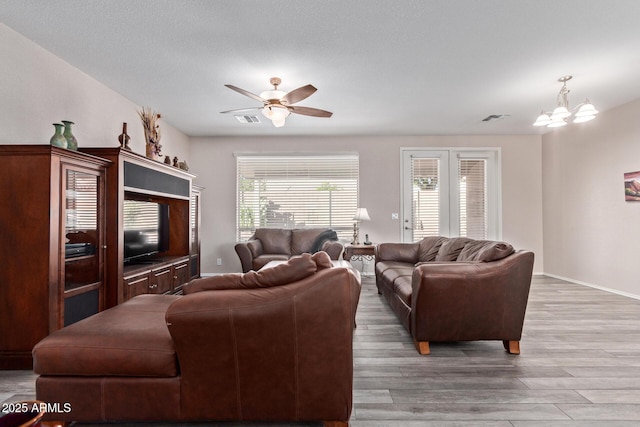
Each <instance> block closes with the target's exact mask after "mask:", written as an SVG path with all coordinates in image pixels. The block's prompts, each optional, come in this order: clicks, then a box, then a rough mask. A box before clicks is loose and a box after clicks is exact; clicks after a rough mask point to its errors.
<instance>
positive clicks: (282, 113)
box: [221, 77, 333, 128]
mask: <svg viewBox="0 0 640 427" xmlns="http://www.w3.org/2000/svg"><path fill="white" fill-rule="evenodd" d="M281 82H282V80H280V78H279V77H272V78H271V80H270V83H271V84H272V85H273V90H267V91H264V92H262V93H261V94H260V96H258V95H256V94H254V93H251V92H249V91H246V90H244V89H240V88H239V87H236V86H233V85H225V86H226V87H228V88H229V89H231V90H235V91H236V92H238V93H241V94H243V95H245V96H248V97H249V98H251V99H255V100H256V101H260V102H262V107H252V108H240V109H237V110H228V111H221V113H222V114H226V113H241V112H246V111H254V110H262V114H263V115H264V116H265V117H267V118H268V119H270V120H271V121H272V122H273V125H274V126H275V127H277V128H279V127H282V126H284V121H285V119H286V118H287V117H288V116H289V114H290V113H295V114H303V115H305V116H313V117H331V116H332V115H333V113H332V112H330V111H325V110H320V109H318V108H311V107H300V106H293V105H292V104H295V103H296V102H300V101H302V100H303V99H306V98H308V97H309V96H311V95H313V93H314V92H315V91H316V90H318V89H316V88H315V87H313V85H306V86H301V87H299V88H297V89H294V90H292V91H291V92H288V93H287V92H283V91H281V90H278V86H279V85H280V83H281Z"/></svg>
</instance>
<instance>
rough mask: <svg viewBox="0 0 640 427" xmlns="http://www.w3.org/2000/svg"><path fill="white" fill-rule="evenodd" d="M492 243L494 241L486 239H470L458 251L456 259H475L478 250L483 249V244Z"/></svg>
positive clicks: (476, 258)
mask: <svg viewBox="0 0 640 427" xmlns="http://www.w3.org/2000/svg"><path fill="white" fill-rule="evenodd" d="M493 243H494V242H490V241H488V240H472V241H470V242H468V243H467V244H466V245H465V246H464V248H463V249H462V251H460V255H458V259H457V261H477V260H478V254H479V253H480V251H481V250H482V249H484V248H485V246H487V245H490V244H493Z"/></svg>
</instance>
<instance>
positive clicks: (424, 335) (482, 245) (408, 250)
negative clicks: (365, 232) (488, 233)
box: [375, 236, 534, 354]
mask: <svg viewBox="0 0 640 427" xmlns="http://www.w3.org/2000/svg"><path fill="white" fill-rule="evenodd" d="M533 261H534V254H533V252H529V251H522V250H521V251H514V249H513V247H512V246H511V245H510V244H508V243H504V242H494V241H485V240H472V239H467V238H464V237H458V238H446V237H436V236H434V237H426V238H424V239H423V240H421V241H420V242H417V243H382V244H379V245H378V246H377V248H376V264H375V273H376V285H377V287H378V293H380V294H382V295H383V296H384V297H385V299H386V300H387V302H388V303H389V306H390V307H391V309H392V310H393V311H394V313H395V314H396V315H397V316H398V318H399V319H400V321H401V322H402V324H403V325H404V326H405V327H406V328H407V330H408V331H409V332H410V333H411V335H412V337H413V340H414V343H415V345H416V349H417V350H418V352H419V353H420V354H429V353H430V348H429V342H440V341H476V340H501V341H502V342H503V344H504V346H505V349H506V350H507V351H508V352H509V353H512V354H519V353H520V338H521V336H522V326H523V323H524V316H525V311H526V307H527V301H528V298H529V287H530V285H531V276H532V272H533Z"/></svg>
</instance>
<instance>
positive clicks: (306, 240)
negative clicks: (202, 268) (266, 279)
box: [235, 228, 344, 273]
mask: <svg viewBox="0 0 640 427" xmlns="http://www.w3.org/2000/svg"><path fill="white" fill-rule="evenodd" d="M337 239H338V237H337V235H336V232H335V231H333V230H331V229H329V228H298V229H283V228H258V229H257V230H256V231H255V233H254V234H253V236H251V238H250V239H249V240H248V241H246V242H240V243H237V244H236V245H235V250H236V253H237V254H238V257H239V258H240V263H241V264H242V271H243V272H244V273H246V272H248V271H250V270H259V269H261V268H262V267H263V266H265V265H266V264H267V263H269V261H283V260H287V259H289V258H291V257H292V256H295V255H300V254H303V253H314V252H318V251H323V252H326V253H327V254H328V255H329V257H330V258H331V259H332V260H339V259H340V256H341V255H342V251H343V249H344V247H343V245H342V243H340V242H338V241H337Z"/></svg>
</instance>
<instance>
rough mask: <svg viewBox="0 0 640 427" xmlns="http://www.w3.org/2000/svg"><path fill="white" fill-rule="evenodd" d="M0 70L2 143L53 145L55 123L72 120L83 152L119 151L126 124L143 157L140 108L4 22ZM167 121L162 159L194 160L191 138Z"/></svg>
mask: <svg viewBox="0 0 640 427" xmlns="http://www.w3.org/2000/svg"><path fill="white" fill-rule="evenodd" d="M0 69H1V70H2V72H1V74H0V75H1V78H0V100H1V101H0V144H48V143H49V139H50V138H51V136H52V135H53V133H54V128H53V126H52V125H51V124H52V123H57V122H60V121H61V120H71V121H73V122H75V126H74V128H73V133H74V135H75V136H76V138H77V139H78V145H79V146H80V147H117V146H118V145H119V143H118V135H120V134H121V133H122V123H123V122H127V123H128V134H129V135H130V136H131V144H130V145H131V148H132V149H133V151H135V152H136V153H140V154H144V132H143V130H142V125H141V124H140V119H139V118H138V115H137V112H136V111H137V110H138V109H139V108H140V106H139V105H136V104H135V103H133V102H131V101H130V100H128V99H127V98H125V97H124V96H122V95H120V94H118V93H117V92H115V91H113V90H111V89H109V88H108V87H107V86H105V85H104V84H102V83H100V82H98V81H97V80H95V79H94V78H92V77H90V76H88V75H87V74H85V73H83V72H82V71H80V70H78V69H77V68H75V67H73V66H71V65H69V64H68V63H66V62H64V61H63V60H61V59H60V58H58V57H57V56H55V55H53V54H52V53H50V52H48V51H46V50H44V49H43V48H42V47H40V46H38V45H37V44H35V43H33V42H32V41H30V40H28V39H27V38H25V37H23V36H22V35H20V34H18V33H16V32H15V31H13V30H12V29H10V28H9V27H7V26H5V25H4V24H1V23H0ZM151 107H153V106H151ZM167 120H169V121H170V118H167ZM167 120H161V121H160V127H161V130H162V140H161V144H162V146H163V151H162V152H163V154H170V155H171V156H177V157H178V158H180V159H189V138H188V137H187V136H186V135H185V134H184V133H182V132H180V131H179V130H177V129H175V128H174V127H172V126H171V125H170V124H169V122H168V121H167Z"/></svg>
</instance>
